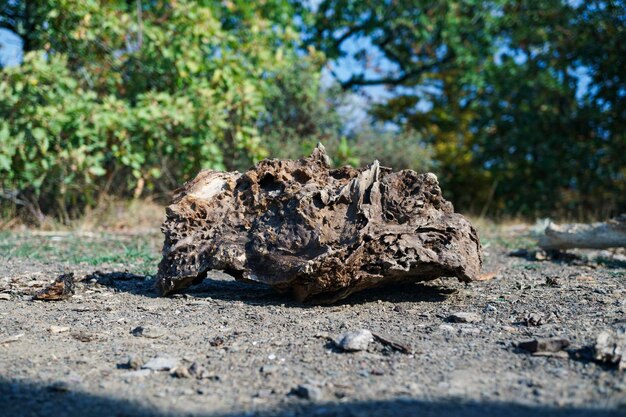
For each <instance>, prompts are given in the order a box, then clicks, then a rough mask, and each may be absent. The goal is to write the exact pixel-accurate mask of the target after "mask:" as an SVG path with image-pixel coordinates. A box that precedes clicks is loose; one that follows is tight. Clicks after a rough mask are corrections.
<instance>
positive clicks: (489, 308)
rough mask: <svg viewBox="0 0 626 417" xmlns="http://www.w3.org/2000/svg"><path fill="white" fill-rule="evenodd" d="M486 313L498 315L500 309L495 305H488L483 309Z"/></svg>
mask: <svg viewBox="0 0 626 417" xmlns="http://www.w3.org/2000/svg"><path fill="white" fill-rule="evenodd" d="M483 311H484V312H485V313H497V312H498V309H497V308H496V306H494V305H493V304H487V305H486V306H485V308H484V309H483Z"/></svg>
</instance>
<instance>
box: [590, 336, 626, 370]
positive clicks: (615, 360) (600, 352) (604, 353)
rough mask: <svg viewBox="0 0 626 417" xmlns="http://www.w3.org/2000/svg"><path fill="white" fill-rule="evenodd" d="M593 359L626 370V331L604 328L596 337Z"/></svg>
mask: <svg viewBox="0 0 626 417" xmlns="http://www.w3.org/2000/svg"><path fill="white" fill-rule="evenodd" d="M594 359H595V360H596V361H598V362H603V363H606V364H609V365H612V366H615V367H617V369H619V370H626V331H624V330H619V331H617V332H614V331H610V330H604V331H602V332H600V333H599V334H598V336H597V337H596V343H595V345H594Z"/></svg>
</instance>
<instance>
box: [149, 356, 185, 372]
mask: <svg viewBox="0 0 626 417" xmlns="http://www.w3.org/2000/svg"><path fill="white" fill-rule="evenodd" d="M176 366H178V359H176V358H170V357H166V356H157V357H154V358H152V359H150V360H149V361H148V362H146V363H145V364H143V366H142V367H141V368H142V369H151V370H153V371H169V370H170V369H174V368H176Z"/></svg>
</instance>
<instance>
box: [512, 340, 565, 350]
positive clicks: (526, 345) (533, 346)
mask: <svg viewBox="0 0 626 417" xmlns="http://www.w3.org/2000/svg"><path fill="white" fill-rule="evenodd" d="M517 346H518V347H519V348H520V349H524V350H527V351H529V352H531V353H535V352H558V351H560V350H563V349H564V348H566V347H568V346H569V340H567V339H563V338H560V337H552V338H549V339H534V340H529V341H526V342H520V343H518V344H517Z"/></svg>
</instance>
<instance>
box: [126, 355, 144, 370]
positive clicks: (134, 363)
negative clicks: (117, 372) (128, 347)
mask: <svg viewBox="0 0 626 417" xmlns="http://www.w3.org/2000/svg"><path fill="white" fill-rule="evenodd" d="M142 365H143V358H142V357H141V356H138V355H130V356H129V357H128V362H126V366H128V368H129V369H140V368H141V366H142Z"/></svg>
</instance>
